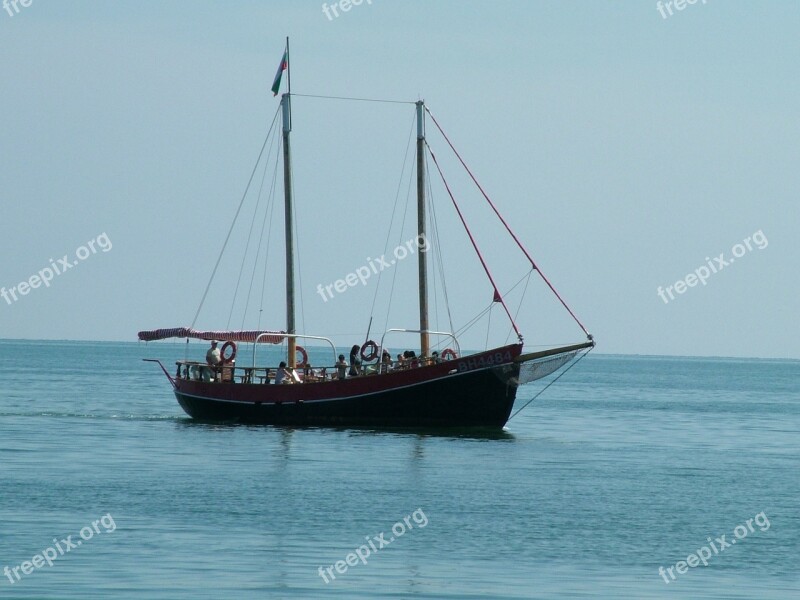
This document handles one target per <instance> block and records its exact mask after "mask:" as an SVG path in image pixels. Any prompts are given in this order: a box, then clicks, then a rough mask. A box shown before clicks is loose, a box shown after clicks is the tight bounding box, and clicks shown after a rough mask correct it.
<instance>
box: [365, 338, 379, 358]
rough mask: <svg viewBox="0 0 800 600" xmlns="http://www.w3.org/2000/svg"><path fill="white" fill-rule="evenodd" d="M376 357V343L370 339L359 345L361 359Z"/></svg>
mask: <svg viewBox="0 0 800 600" xmlns="http://www.w3.org/2000/svg"><path fill="white" fill-rule="evenodd" d="M376 358H378V344H376V343H375V342H373V341H372V340H370V341H368V342H366V343H365V344H364V345H363V346H361V360H366V361H367V362H369V361H371V360H375V359H376Z"/></svg>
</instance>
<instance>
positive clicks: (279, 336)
mask: <svg viewBox="0 0 800 600" xmlns="http://www.w3.org/2000/svg"><path fill="white" fill-rule="evenodd" d="M284 69H288V39H287V46H286V52H285V54H284V58H283V60H282V61H281V67H280V68H279V70H278V75H277V76H276V84H277V86H279V85H280V76H281V73H282V71H283V70H284ZM277 86H276V85H273V91H274V92H275V93H276V94H277ZM291 99H292V93H291V84H289V91H288V92H287V93H285V94H283V95H282V96H281V107H280V111H281V116H282V134H283V135H282V142H283V145H282V148H283V166H284V168H283V174H284V200H285V211H284V219H285V259H286V328H285V331H266V330H250V331H197V330H195V329H193V328H191V327H189V328H184V327H181V328H173V329H158V330H151V331H141V332H139V334H138V337H139V339H140V340H142V341H152V340H161V339H167V338H186V339H187V342H188V339H189V338H194V339H202V340H225V344H224V346H223V348H222V353H221V356H220V359H219V362H218V363H217V364H212V365H208V364H205V363H197V362H192V361H188V360H179V361H177V362H176V365H177V370H176V372H175V374H174V375H173V374H171V373H170V371H168V370H167V368H166V367H165V366H164V365H163V364H162V363H161V362H160V361H158V360H153V359H145V360H149V361H152V362H157V363H158V364H159V366H160V367H161V369H162V371H163V372H164V374H165V375H166V376H167V379H168V380H169V382H170V384H171V386H172V388H173V392H174V394H175V396H176V398H177V400H178V402H179V403H180V405H181V407H182V408H183V410H184V411H185V412H186V413H187V414H188V415H190V416H191V417H193V418H195V419H198V420H203V421H225V422H229V421H235V422H241V423H255V424H273V425H292V426H377V427H481V428H502V427H503V426H504V425H505V424H506V422H507V421H508V419H509V416H510V415H511V411H512V409H513V407H514V401H515V399H516V395H517V390H518V388H519V387H520V386H521V385H524V384H526V383H528V382H531V381H534V380H537V379H541V378H543V377H546V376H548V375H550V374H552V373H554V372H556V371H558V370H559V369H562V368H563V367H564V366H565V365H567V364H568V363H571V362H572V361H574V360H576V357H577V356H578V355H581V356H583V355H585V353H588V352H589V351H590V350H591V349H592V348H593V347H594V345H595V342H594V339H593V338H592V336H591V335H590V334H589V332H588V331H587V330H586V328H585V327H584V326H583V324H581V322H580V321H579V320H578V318H577V317H576V316H575V315H574V313H573V312H572V310H571V309H570V308H569V307H568V306H567V304H566V303H565V302H564V301H563V299H562V298H561V296H560V295H559V294H558V292H556V290H555V289H554V288H553V286H552V285H551V284H550V282H549V281H548V280H547V278H546V277H544V275H543V274H542V273H541V271H540V270H539V269H538V267H537V265H536V264H535V263H534V261H533V259H532V258H531V256H530V254H529V253H528V251H527V250H526V249H525V248H524V246H523V245H522V243H521V242H520V240H519V239H518V238H517V236H516V235H515V234H514V233H513V232H512V231H511V228H510V227H509V226H508V223H507V222H506V221H505V219H503V217H502V216H501V215H500V213H499V211H498V210H497V208H496V207H495V205H494V203H493V202H492V201H491V200H490V199H489V197H488V195H486V193H485V192H484V191H483V188H482V187H481V186H480V184H478V182H477V180H476V179H475V177H474V176H473V175H472V172H471V171H470V170H469V168H468V167H467V165H466V164H465V163H464V161H463V160H462V159H461V156H460V155H459V154H458V152H457V151H456V150H455V148H454V147H453V145H452V143H450V140H449V138H447V136H446V134H444V131H443V130H442V129H441V127H440V126H439V124H438V122H437V121H436V119H435V118H434V117H433V115H432V114H431V113H430V110H429V109H428V108H427V107H426V106H425V103H424V102H423V101H418V102H416V103H415V108H416V125H417V128H416V129H417V135H416V174H417V186H416V188H417V229H418V231H417V233H418V236H419V237H418V239H423V240H424V239H426V223H427V219H426V214H425V210H426V160H425V157H426V150H427V151H428V153H429V154H430V156H431V158H432V159H433V162H434V164H435V165H436V168H437V170H438V171H439V172H440V174H441V169H440V168H439V163H438V161H437V159H436V156H435V155H434V154H433V152H432V150H431V149H430V148H429V147H428V145H427V142H426V135H425V132H426V118H425V117H426V114H427V115H428V116H430V118H431V120H432V122H433V123H434V124H435V126H436V127H437V129H439V131H441V133H442V135H443V136H444V137H445V139H446V140H447V143H448V145H449V146H450V148H451V149H452V150H453V152H454V153H455V155H456V156H457V157H458V160H459V161H460V162H461V164H462V165H463V166H464V168H465V169H466V170H467V172H468V173H469V176H470V177H471V178H472V180H473V182H474V183H475V184H476V185H477V186H478V188H479V189H480V191H481V194H482V195H483V197H484V198H485V199H486V201H487V202H488V203H489V205H490V206H491V209H492V210H493V212H494V214H495V215H496V216H497V217H498V218H499V220H500V222H501V223H502V224H503V226H504V227H505V229H506V231H507V232H508V233H509V235H510V236H511V238H512V239H513V241H514V242H515V243H516V244H517V246H518V247H519V248H520V250H521V251H522V252H523V253H524V255H525V257H526V258H527V260H528V261H530V265H531V269H532V270H534V271H536V272H537V273H539V275H540V276H541V277H542V279H543V281H544V282H545V283H546V284H547V286H548V287H549V288H550V290H552V292H553V293H554V294H555V296H556V297H557V298H558V300H559V301H560V303H561V304H562V305H563V307H564V308H565V309H566V310H567V311H568V312H569V314H570V316H571V317H572V318H573V319H574V320H575V322H576V323H577V324H578V325H579V326H580V328H581V329H582V330H583V332H584V333H585V334H586V341H584V342H582V343H576V344H572V345H567V346H559V347H553V348H548V349H546V350H540V351H537V352H528V353H526V352H524V351H523V336H522V333H521V332H520V331H519V329H518V327H517V324H516V322H515V320H514V318H512V316H511V313H510V311H509V310H508V307H507V306H506V302H505V299H504V297H503V294H501V292H500V290H499V289H498V287H497V285H496V284H495V280H494V279H493V277H492V275H491V272H490V271H489V269H488V266H487V265H486V261H485V260H484V257H483V255H482V254H481V252H480V249H479V248H478V246H477V244H476V243H475V239H474V237H473V236H472V233H471V232H470V230H469V228H468V226H467V223H466V221H465V220H464V217H463V214H462V212H461V210H460V209H459V207H458V204H457V203H456V201H455V198H454V197H453V195H452V193H451V192H450V188H449V186H447V183H446V182H445V186H447V190H448V195H449V196H450V198H451V200H452V201H453V204H454V205H455V207H456V211H457V213H458V215H459V218H460V220H461V222H462V224H463V226H464V227H465V229H466V230H467V233H468V235H469V238H470V241H471V243H472V245H473V247H474V249H475V251H476V253H477V256H478V258H479V260H480V262H481V265H482V266H483V268H484V270H485V272H486V275H487V277H488V279H489V282H490V283H491V285H492V287H493V288H494V298H493V302H495V303H498V304H500V305H502V307H503V309H504V311H505V313H506V315H507V317H508V318H509V320H510V322H511V325H512V327H513V330H514V332H515V333H516V335H517V341H516V342H515V343H511V344H506V345H503V346H499V347H495V348H491V349H488V350H484V351H482V352H477V353H474V354H471V355H466V356H465V355H462V354H461V351H460V346H459V340H458V336H457V334H456V333H454V332H450V331H434V330H432V329H431V328H430V326H429V311H428V298H429V292H428V265H427V256H426V253H425V252H418V253H417V256H418V272H419V276H418V293H419V327H418V328H413V329H408V328H391V329H387V330H386V331H385V332H384V334H383V336H382V337H381V339H380V341H379V342H375V341H371V340H370V341H368V342H366V343H365V344H364V346H363V348H361V357H362V359H364V362H365V363H371V362H372V361H375V362H374V364H365V366H363V367H362V368H361V369H358V370H357V371H356V372H355V373H354V375H355V376H350V375H349V374H348V373H347V371H346V369H345V368H344V367H343V366H342V365H341V364H334V363H335V362H336V360H337V354H338V353H337V349H336V346H335V345H334V343H333V342H332V340H330V339H328V338H326V337H324V336H319V335H310V334H300V333H298V332H297V330H296V325H295V309H296V307H295V304H296V303H295V271H296V268H295V248H294V224H293V222H292V215H293V201H294V199H293V194H292V178H291V172H292V169H291V160H292V155H291V145H290V134H291V130H292V121H291ZM442 177H443V175H442ZM212 277H213V275H212ZM201 305H202V303H201ZM395 332H402V333H406V334H408V333H411V334H413V335H418V336H419V354H418V355H417V354H416V352H413V353H412V354H413V355H412V356H411V357H410V358H409V360H408V361H405V362H403V363H402V364H401V363H400V362H398V364H388V363H386V362H384V360H382V359H383V357H384V349H385V346H384V343H385V337H386V335H387V334H389V333H395ZM432 336H434V337H435V338H436V339H437V340H441V339H445V340H451V342H448V344H450V345H451V346H452V347H448V348H446V349H445V350H443V351H442V352H441V356H439V353H438V352H437V351H435V350H433V349H432V345H431V337H432ZM298 339H311V340H315V341H319V342H325V343H326V344H328V345H330V347H331V348H332V350H333V361H332V363H331V364H330V365H328V366H327V367H324V368H322V369H319V368H316V369H310V368H308V365H307V355H306V352H305V350H304V349H303V348H302V347H301V346H299V345H298V344H297V340H298ZM243 342H244V343H252V344H253V359H252V363H251V364H250V365H249V366H241V365H237V364H236V362H235V356H236V350H237V348H236V344H237V343H243ZM264 343H270V344H282V343H286V345H287V354H286V360H285V361H284V362H285V366H276V365H263V366H259V365H258V364H257V361H256V348H257V346H258V344H264ZM440 343H441V342H440ZM229 351H230V352H229ZM298 354H299V356H298ZM212 362H213V361H212ZM281 365H284V363H281ZM348 367H349V365H348ZM351 372H352V371H351ZM281 379H283V382H284V383H286V385H277V384H276V383H274V382H276V381H280V380H281Z"/></svg>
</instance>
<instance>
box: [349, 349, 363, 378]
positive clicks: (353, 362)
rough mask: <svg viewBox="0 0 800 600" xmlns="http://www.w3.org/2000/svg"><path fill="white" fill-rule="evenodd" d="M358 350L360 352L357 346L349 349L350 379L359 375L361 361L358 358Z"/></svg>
mask: <svg viewBox="0 0 800 600" xmlns="http://www.w3.org/2000/svg"><path fill="white" fill-rule="evenodd" d="M359 350H361V348H360V347H359V346H358V344H356V345H354V346H353V347H352V348H350V377H355V376H357V375H360V374H361V359H360V358H359V356H358V351H359Z"/></svg>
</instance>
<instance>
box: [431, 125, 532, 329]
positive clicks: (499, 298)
mask: <svg viewBox="0 0 800 600" xmlns="http://www.w3.org/2000/svg"><path fill="white" fill-rule="evenodd" d="M425 145H426V146H427V148H428V152H430V153H431V158H432V159H433V164H434V165H436V170H437V171H439V177H441V178H442V183H444V187H445V189H447V194H448V195H449V196H450V200H452V201H453V206H455V208H456V212H457V213H458V217H459V218H460V219H461V224H462V225H463V226H464V229H465V230H466V232H467V235H468V236H469V240H470V242H472V247H473V248H474V249H475V253H476V254H477V255H478V258H479V259H480V261H481V264H482V265H483V270H484V271H485V272H486V276H487V277H488V278H489V281H490V282H491V284H492V288H493V289H494V299H495V300H496V301H498V302H500V304H502V305H503V309H504V310H505V311H506V314H507V315H508V320H509V321H511V324H512V325H513V326H514V331H516V332H517V337H519V339H520V341H522V334H521V333H520V331H519V328H518V327H517V324H516V323H515V322H514V318H513V317H512V316H511V313H510V312H509V310H508V307H507V306H506V303H505V300H503V297H502V296H501V295H500V290H498V289H497V284H496V283H495V282H494V277H492V273H491V271H489V267H488V266H487V265H486V261H485V260H484V259H483V255H482V254H481V251H480V249H479V248H478V244H477V242H476V241H475V238H474V237H473V236H472V231H470V229H469V226H468V225H467V222H466V220H465V219H464V215H462V214H461V209H460V208H459V207H458V202H456V199H455V197H454V196H453V192H452V191H451V190H450V186H449V185H448V183H447V180H446V179H445V178H444V174H443V173H442V169H441V167H439V161H438V160H436V155H435V154H434V153H433V150H432V149H431V147H430V146H429V145H428V142H427V141H426V142H425Z"/></svg>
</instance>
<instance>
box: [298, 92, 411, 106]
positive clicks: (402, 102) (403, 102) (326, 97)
mask: <svg viewBox="0 0 800 600" xmlns="http://www.w3.org/2000/svg"><path fill="white" fill-rule="evenodd" d="M292 96H298V97H300V98H324V99H326V100H354V101H356V102H380V103H384V104H416V102H412V101H410V100H385V99H382V98H352V97H349V96H322V95H319V94H295V93H292Z"/></svg>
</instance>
